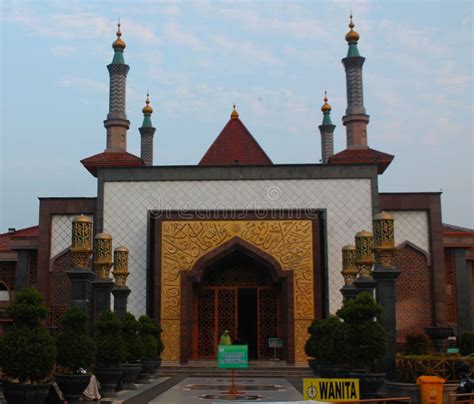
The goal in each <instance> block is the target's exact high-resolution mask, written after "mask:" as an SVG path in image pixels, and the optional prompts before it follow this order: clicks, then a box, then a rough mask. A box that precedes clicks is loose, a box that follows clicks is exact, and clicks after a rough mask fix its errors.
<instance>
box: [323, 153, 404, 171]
mask: <svg viewBox="0 0 474 404" xmlns="http://www.w3.org/2000/svg"><path fill="white" fill-rule="evenodd" d="M394 157H395V156H393V155H392V154H388V153H384V152H381V151H378V150H375V149H371V148H367V149H346V150H343V151H341V152H339V153H336V154H334V155H332V156H331V157H329V160H328V163H329V164H377V168H378V173H379V174H382V173H383V172H384V171H385V170H386V169H387V167H388V166H389V165H390V163H391V162H392V160H393V159H394Z"/></svg>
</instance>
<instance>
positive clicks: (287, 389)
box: [150, 377, 303, 404]
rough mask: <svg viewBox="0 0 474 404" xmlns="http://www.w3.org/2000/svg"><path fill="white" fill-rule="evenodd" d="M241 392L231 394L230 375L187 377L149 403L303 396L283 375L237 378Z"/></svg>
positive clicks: (283, 398)
mask: <svg viewBox="0 0 474 404" xmlns="http://www.w3.org/2000/svg"><path fill="white" fill-rule="evenodd" d="M235 381H236V386H237V390H238V391H239V394H238V395H237V396H232V395H229V394H228V391H229V387H230V384H231V379H230V378H201V377H187V378H185V379H184V380H182V381H181V382H179V383H178V384H176V385H175V386H173V387H172V388H170V389H169V390H167V391H165V392H164V393H162V394H160V395H159V396H157V397H156V398H154V399H153V400H151V401H150V403H153V404H155V403H168V404H170V403H186V404H193V403H200V404H203V403H206V402H208V403H212V404H216V403H226V402H229V401H234V402H236V401H244V402H278V401H280V402H281V401H290V400H292V401H298V400H302V399H303V396H302V395H301V393H299V392H298V391H297V390H296V389H295V388H294V387H293V386H292V385H291V384H290V383H289V382H288V381H287V380H285V379H282V378H236V379H235Z"/></svg>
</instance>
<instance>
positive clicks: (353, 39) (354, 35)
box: [346, 10, 359, 42]
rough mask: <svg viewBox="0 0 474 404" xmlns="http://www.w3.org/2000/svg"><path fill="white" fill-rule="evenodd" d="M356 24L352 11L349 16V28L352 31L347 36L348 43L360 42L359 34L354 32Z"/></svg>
mask: <svg viewBox="0 0 474 404" xmlns="http://www.w3.org/2000/svg"><path fill="white" fill-rule="evenodd" d="M354 27H355V25H354V22H353V21H352V10H351V14H350V15H349V28H350V31H349V32H348V33H347V34H346V41H347V42H357V41H358V40H359V34H358V33H357V32H356V31H354Z"/></svg>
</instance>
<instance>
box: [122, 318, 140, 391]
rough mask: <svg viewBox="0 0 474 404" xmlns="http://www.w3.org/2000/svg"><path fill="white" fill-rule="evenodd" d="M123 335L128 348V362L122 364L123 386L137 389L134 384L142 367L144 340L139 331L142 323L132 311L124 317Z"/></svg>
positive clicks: (127, 388) (128, 388)
mask: <svg viewBox="0 0 474 404" xmlns="http://www.w3.org/2000/svg"><path fill="white" fill-rule="evenodd" d="M122 325H123V328H122V335H123V339H124V342H125V346H126V349H127V358H126V362H125V363H123V364H122V368H123V369H124V372H123V378H122V381H123V388H124V389H126V390H136V389H137V386H136V385H135V384H134V382H135V380H137V378H138V375H139V373H140V371H141V369H142V365H141V363H140V360H141V359H142V358H143V355H144V347H143V341H142V338H141V337H140V335H138V333H139V332H140V323H139V322H138V321H137V320H136V319H135V316H134V315H133V314H131V313H126V314H125V315H124V316H123V317H122Z"/></svg>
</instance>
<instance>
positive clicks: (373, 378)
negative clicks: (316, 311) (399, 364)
mask: <svg viewBox="0 0 474 404" xmlns="http://www.w3.org/2000/svg"><path fill="white" fill-rule="evenodd" d="M381 313H382V306H381V305H379V304H378V303H377V302H376V301H375V300H374V298H373V297H372V295H370V294H369V293H361V294H359V295H358V296H357V297H356V298H355V299H352V300H351V299H346V300H344V303H343V305H342V308H341V309H339V310H338V312H337V315H338V316H339V317H340V318H341V319H342V320H343V326H342V332H343V334H344V352H345V358H346V360H347V361H348V364H349V365H350V366H351V367H352V368H360V367H362V368H363V369H364V371H363V372H359V371H356V372H351V373H350V374H349V375H350V376H351V377H354V378H357V379H360V390H361V394H362V396H363V397H364V398H371V397H377V391H378V389H379V388H380V387H381V386H382V384H383V382H384V379H385V373H377V372H376V370H377V366H378V362H379V361H380V360H381V359H382V358H383V356H384V355H385V350H386V339H387V338H386V335H385V330H384V329H383V327H382V326H381V325H380V324H379V323H378V322H377V321H376V317H377V316H379V315H380V314H381Z"/></svg>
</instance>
